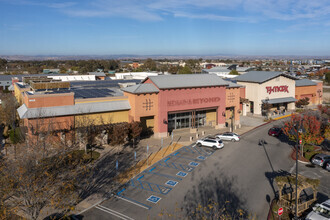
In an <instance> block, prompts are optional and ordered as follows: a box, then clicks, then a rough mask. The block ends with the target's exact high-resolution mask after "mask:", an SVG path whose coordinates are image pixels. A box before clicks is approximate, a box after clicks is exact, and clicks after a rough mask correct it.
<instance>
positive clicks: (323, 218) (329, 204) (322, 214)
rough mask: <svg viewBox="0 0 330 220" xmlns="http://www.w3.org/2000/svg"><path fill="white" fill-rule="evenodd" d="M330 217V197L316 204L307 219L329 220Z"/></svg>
mask: <svg viewBox="0 0 330 220" xmlns="http://www.w3.org/2000/svg"><path fill="white" fill-rule="evenodd" d="M327 219H330V199H328V200H327V201H325V202H323V203H321V204H316V205H315V206H314V207H313V211H311V212H310V213H309V214H308V215H307V217H306V220H327Z"/></svg>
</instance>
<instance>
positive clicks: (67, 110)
mask: <svg viewBox="0 0 330 220" xmlns="http://www.w3.org/2000/svg"><path fill="white" fill-rule="evenodd" d="M129 109H131V106H130V104H129V102H128V100H122V101H109V102H93V103H81V104H75V105H67V106H54V107H44V108H28V107H27V106H26V105H25V104H23V105H22V106H20V107H19V108H18V109H17V112H18V114H19V116H20V118H21V119H23V118H45V117H56V116H65V115H80V114H91V113H99V112H111V111H121V110H129Z"/></svg>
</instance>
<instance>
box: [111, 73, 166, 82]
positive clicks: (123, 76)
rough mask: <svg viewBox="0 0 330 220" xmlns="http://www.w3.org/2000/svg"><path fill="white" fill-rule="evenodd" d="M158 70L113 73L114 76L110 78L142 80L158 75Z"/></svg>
mask: <svg viewBox="0 0 330 220" xmlns="http://www.w3.org/2000/svg"><path fill="white" fill-rule="evenodd" d="M160 74H162V73H159V72H130V73H115V77H111V79H139V80H143V79H145V78H147V77H149V76H158V75H160Z"/></svg>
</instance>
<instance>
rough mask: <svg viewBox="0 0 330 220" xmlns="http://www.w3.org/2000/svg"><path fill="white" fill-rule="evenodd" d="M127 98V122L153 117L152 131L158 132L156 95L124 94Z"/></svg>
mask: <svg viewBox="0 0 330 220" xmlns="http://www.w3.org/2000/svg"><path fill="white" fill-rule="evenodd" d="M124 95H125V96H127V97H128V100H129V103H130V105H131V109H130V111H129V121H140V118H141V117H148V116H154V121H155V122H154V131H155V132H157V131H158V127H157V126H158V123H157V120H158V94H157V93H152V94H130V93H127V92H124Z"/></svg>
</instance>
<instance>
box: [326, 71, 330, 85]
mask: <svg viewBox="0 0 330 220" xmlns="http://www.w3.org/2000/svg"><path fill="white" fill-rule="evenodd" d="M325 82H326V83H328V84H329V83H330V72H326V73H325Z"/></svg>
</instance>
